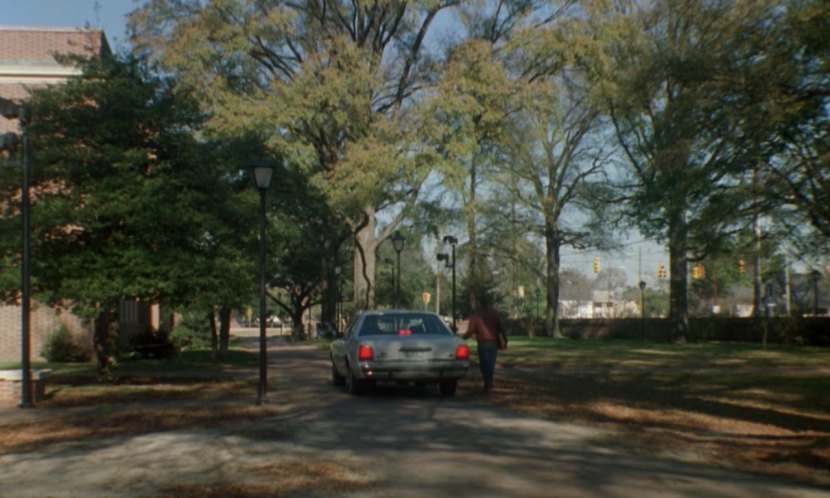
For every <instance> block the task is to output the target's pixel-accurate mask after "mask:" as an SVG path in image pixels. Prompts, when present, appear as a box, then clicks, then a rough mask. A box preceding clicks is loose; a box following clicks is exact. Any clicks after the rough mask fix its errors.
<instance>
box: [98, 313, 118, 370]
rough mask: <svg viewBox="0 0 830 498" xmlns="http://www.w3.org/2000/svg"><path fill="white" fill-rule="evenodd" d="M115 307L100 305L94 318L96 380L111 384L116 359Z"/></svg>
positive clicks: (116, 331)
mask: <svg viewBox="0 0 830 498" xmlns="http://www.w3.org/2000/svg"><path fill="white" fill-rule="evenodd" d="M117 309H118V308H117V306H115V305H113V304H109V303H106V304H100V305H99V306H98V315H97V316H96V317H95V325H94V329H95V332H94V340H95V357H96V360H97V363H98V380H99V381H102V382H103V381H105V382H113V381H115V380H116V376H115V367H116V365H117V363H118V362H117V357H118V330H117V326H118V323H117V316H118V313H117Z"/></svg>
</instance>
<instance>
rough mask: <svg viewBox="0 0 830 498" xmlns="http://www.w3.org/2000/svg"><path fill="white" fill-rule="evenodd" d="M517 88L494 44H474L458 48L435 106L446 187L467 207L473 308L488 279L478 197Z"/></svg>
mask: <svg viewBox="0 0 830 498" xmlns="http://www.w3.org/2000/svg"><path fill="white" fill-rule="evenodd" d="M512 90H513V84H512V82H511V81H510V78H509V76H508V74H507V71H506V69H505V68H504V66H503V65H502V63H501V62H500V61H499V60H498V59H497V58H495V57H494V54H493V46H492V44H491V42H489V41H486V40H470V41H468V42H465V43H463V44H461V45H460V46H459V47H457V48H456V49H455V50H453V53H452V54H451V56H450V59H449V61H448V64H447V68H446V70H445V72H444V74H443V77H442V80H441V82H440V83H439V87H438V93H437V95H436V97H435V100H434V102H433V107H432V109H433V111H434V112H435V114H436V115H437V116H438V125H437V126H435V127H434V128H433V129H432V131H431V134H432V137H433V140H434V143H436V144H438V148H439V150H441V152H442V155H443V157H444V159H445V160H444V161H443V163H442V168H441V173H442V177H443V183H444V185H446V186H448V187H449V188H450V189H452V191H454V192H455V193H456V194H457V195H458V196H459V197H460V200H461V205H462V206H463V208H462V209H463V223H464V225H466V232H467V241H466V243H465V247H464V249H465V255H466V260H465V262H466V275H467V279H468V283H467V292H466V294H467V301H468V303H469V306H470V308H471V309H475V308H476V292H477V290H478V288H479V287H480V286H481V285H483V280H484V279H485V278H486V275H487V272H482V271H480V264H481V262H480V259H481V251H480V250H479V247H478V244H479V243H480V241H481V239H482V238H483V237H482V235H481V234H480V233H479V230H480V228H481V226H480V225H481V219H480V211H481V209H482V206H483V205H484V204H486V203H487V198H486V197H485V198H484V199H483V200H482V199H480V198H479V196H481V190H482V188H483V187H484V186H485V185H486V182H487V180H488V173H487V171H488V169H489V170H490V171H492V169H493V160H492V158H493V154H492V153H493V150H494V148H495V147H496V145H497V143H498V142H499V141H500V140H501V137H502V133H503V132H504V130H505V125H506V123H507V117H508V114H507V113H508V106H509V104H508V103H509V101H510V97H509V96H510V95H511V94H512V93H513V91H512ZM485 235H486V234H485Z"/></svg>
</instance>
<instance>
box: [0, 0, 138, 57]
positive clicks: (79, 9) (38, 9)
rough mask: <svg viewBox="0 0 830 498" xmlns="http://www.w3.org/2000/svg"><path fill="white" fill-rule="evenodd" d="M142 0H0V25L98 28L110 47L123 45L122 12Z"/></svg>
mask: <svg viewBox="0 0 830 498" xmlns="http://www.w3.org/2000/svg"><path fill="white" fill-rule="evenodd" d="M142 3H144V2H143V0H0V26H4V27H9V26H29V27H60V28H66V27H69V28H83V27H86V26H91V27H95V28H102V29H103V30H104V32H105V33H106V35H107V40H108V41H109V43H110V45H111V46H112V48H113V50H116V51H117V50H119V49H121V48H124V47H126V38H127V37H126V30H125V28H126V24H127V19H126V16H127V14H129V13H130V12H132V11H133V10H134V9H135V8H137V7H138V6H139V5H141V4H142Z"/></svg>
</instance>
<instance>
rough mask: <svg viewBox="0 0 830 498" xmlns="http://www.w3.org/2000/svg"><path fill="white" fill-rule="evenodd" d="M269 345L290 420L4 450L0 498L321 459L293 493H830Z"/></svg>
mask: <svg viewBox="0 0 830 498" xmlns="http://www.w3.org/2000/svg"><path fill="white" fill-rule="evenodd" d="M249 340H251V341H256V339H255V338H250V339H249ZM252 346H254V344H252ZM269 351H270V352H269V379H270V381H271V388H270V392H269V396H268V399H269V403H270V404H271V405H272V406H274V405H277V406H280V407H282V408H284V410H282V411H281V413H280V414H279V415H277V416H274V417H270V418H267V419H262V420H260V421H257V422H255V423H253V424H250V425H247V426H244V427H242V426H240V427H234V428H232V429H228V428H225V429H222V430H217V429H211V430H188V431H170V432H162V433H156V434H149V435H142V436H131V437H118V438H110V439H107V440H104V441H103V442H102V441H101V440H100V439H99V440H96V441H88V442H74V443H63V444H60V445H55V446H54V447H50V448H48V449H46V450H39V451H34V452H31V453H25V454H15V455H4V456H2V457H0V496H15V497H43V496H54V497H64V496H73V497H74V496H84V497H93V496H159V490H161V489H168V490H169V489H170V487H171V486H172V485H174V484H190V483H192V484H196V483H205V482H216V483H241V482H246V481H247V480H250V479H251V469H266V468H267V471H268V472H269V473H270V475H282V476H283V478H285V479H290V475H289V474H290V473H291V472H290V469H297V468H299V467H298V465H299V464H298V462H303V463H302V465H301V466H300V467H301V468H303V469H306V470H307V469H308V468H309V466H308V464H309V462H312V463H313V462H318V463H322V464H325V468H326V469H328V470H327V471H326V472H324V473H322V474H320V475H319V476H318V480H317V483H316V484H315V485H314V486H312V487H311V488H309V487H308V486H306V487H302V486H299V487H295V488H293V489H294V491H293V494H292V492H288V493H282V494H279V496H284V495H287V496H338V497H354V498H379V497H396V498H398V497H400V498H407V497H412V498H416V497H417V498H427V497H428V498H435V497H454V498H459V497H477V498H481V497H484V498H486V497H508V496H509V497H526V498H530V497H595V496H602V497H606V496H607V497H638V498H648V497H701V496H705V497H707V498H721V497H723V498H726V497H729V498H740V497H746V498H750V497H752V498H755V497H760V496H763V497H805V498H812V497H826V498H830V490H824V489H817V488H810V487H804V486H801V485H798V484H793V483H791V482H787V481H781V480H776V479H770V478H765V477H761V476H754V475H747V474H741V473H736V472H732V471H727V470H723V469H720V468H717V467H713V466H711V465H705V464H701V463H695V462H689V461H686V462H683V461H680V460H678V459H677V458H669V457H661V458H657V457H653V456H647V455H642V454H637V453H635V452H632V451H631V450H630V449H629V448H626V447H624V446H620V445H619V443H615V442H612V441H613V438H611V437H610V436H609V435H608V434H605V433H603V432H601V431H598V430H596V429H594V428H589V427H582V426H578V425H570V424H563V423H557V422H552V421H545V420H540V419H536V418H532V417H528V416H520V415H516V414H512V413H509V412H505V411H502V410H500V409H495V408H492V407H489V406H487V404H486V403H484V402H483V398H482V397H481V396H482V395H471V394H464V393H461V394H462V395H460V396H457V397H455V398H448V399H444V398H441V397H439V396H438V394H437V389H434V390H433V389H415V388H412V389H392V388H387V389H381V390H378V391H376V392H373V393H369V394H367V395H364V396H360V397H353V396H349V395H347V394H345V393H344V392H343V391H342V390H341V389H339V388H335V387H333V386H331V385H330V383H329V382H328V378H329V363H328V360H327V357H326V355H325V353H324V352H321V351H319V350H316V349H314V348H313V347H311V346H305V345H303V346H291V345H285V344H283V343H279V342H277V341H272V343H271V346H270V348H269ZM474 373H475V372H471V375H473V374H474ZM253 399H254V393H252V396H251V398H250V401H251V402H253ZM279 469H284V470H285V472H286V473H284V474H280V473H279V471H278V470H279ZM286 469H287V470H286ZM332 469H335V470H332ZM335 474H336V475H335ZM309 489H314V490H315V491H309ZM297 490H300V491H297ZM289 491H290V489H289ZM168 493H169V491H168ZM174 494H175V493H173V494H171V496H172V495H174ZM193 496H196V495H193ZM240 496H260V495H251V494H243V495H240ZM262 496H265V495H262Z"/></svg>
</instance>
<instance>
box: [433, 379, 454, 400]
mask: <svg viewBox="0 0 830 498" xmlns="http://www.w3.org/2000/svg"><path fill="white" fill-rule="evenodd" d="M457 388H458V381H457V380H442V381H441V382H439V383H438V389H439V390H440V391H441V396H446V397H448V398H449V397H452V396H455V390H456V389H457Z"/></svg>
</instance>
